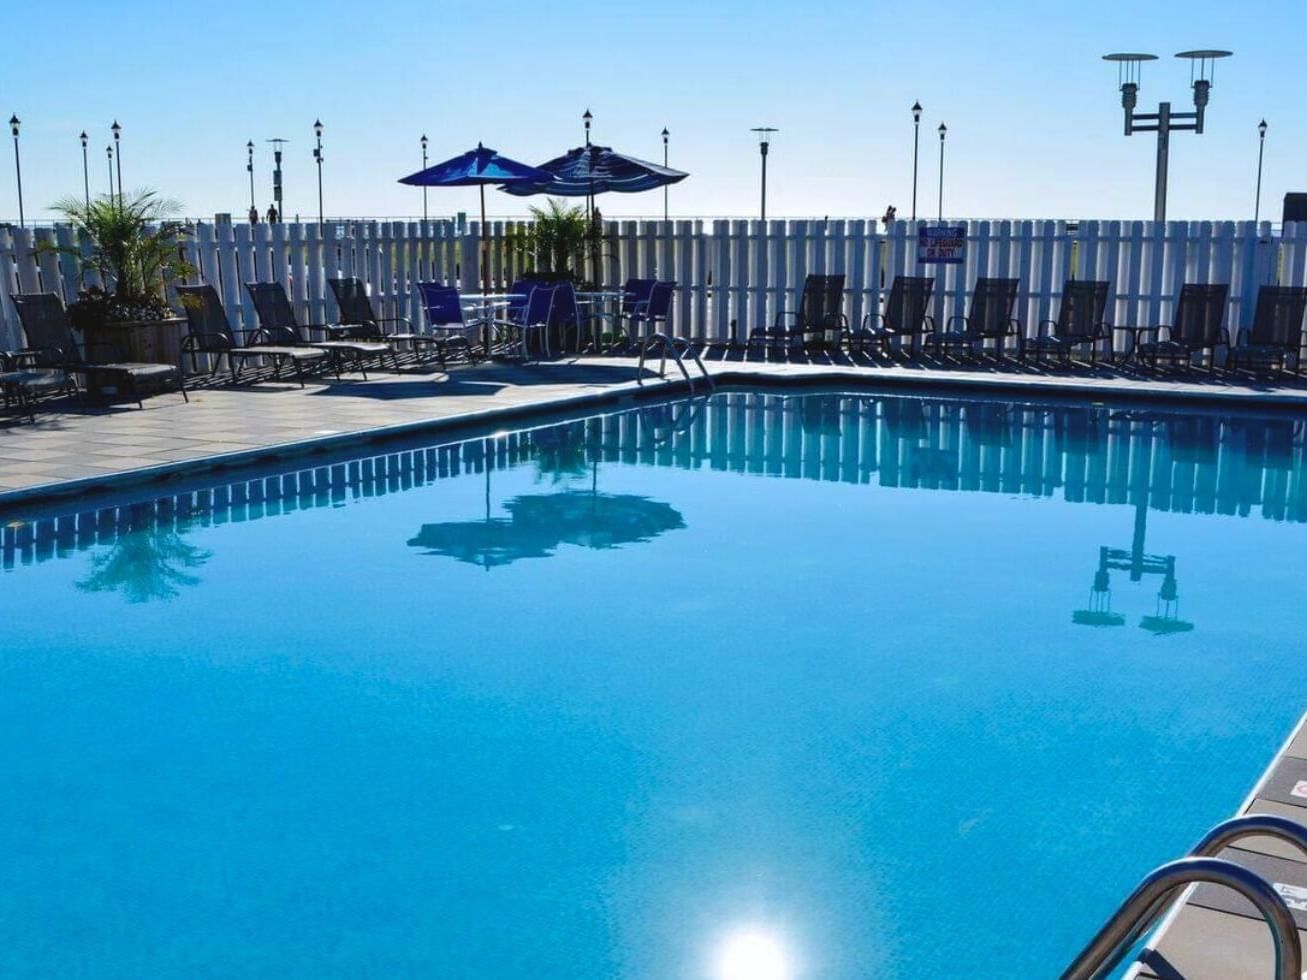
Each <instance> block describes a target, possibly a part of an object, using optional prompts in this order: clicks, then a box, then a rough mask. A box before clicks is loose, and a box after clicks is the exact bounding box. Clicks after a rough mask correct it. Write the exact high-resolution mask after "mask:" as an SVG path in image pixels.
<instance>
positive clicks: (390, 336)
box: [327, 278, 471, 368]
mask: <svg viewBox="0 0 1307 980" xmlns="http://www.w3.org/2000/svg"><path fill="white" fill-rule="evenodd" d="M327 285H329V286H330V287H331V292H332V294H333V295H334V296H335V297H336V305H337V306H338V307H339V308H340V323H339V324H336V325H333V327H332V328H331V329H332V330H334V331H335V332H334V333H333V334H332V338H333V339H335V340H346V339H354V340H379V341H384V342H385V343H389V344H410V345H411V346H412V347H413V353H414V355H415V356H419V357H420V356H421V352H422V348H424V347H425V348H428V349H429V350H434V351H435V352H436V356H437V357H438V358H440V366H441V367H442V368H443V367H444V366H445V338H443V337H440V336H438V335H435V334H429V333H418V332H417V331H415V330H414V329H413V322H412V321H411V320H409V318H408V317H404V316H392V317H379V316H377V314H376V311H375V310H373V308H372V300H371V299H369V298H368V289H367V286H365V285H363V280H362V279H357V278H349V279H328V280H327ZM418 285H419V290H420V289H421V285H422V284H421V283H419V284H418ZM454 301H455V304H456V305H457V302H458V291H457V290H455V291H454ZM423 302H424V303H425V299H424V300H423ZM457 308H458V315H459V320H460V321H461V320H462V317H463V309H462V307H461V306H458V307H457ZM386 324H397V325H402V326H403V327H404V329H402V330H398V329H397V330H392V331H391V332H389V333H387V332H386V330H387V328H386V326H385V325H386ZM468 357H469V359H471V347H470V345H469V348H468Z"/></svg>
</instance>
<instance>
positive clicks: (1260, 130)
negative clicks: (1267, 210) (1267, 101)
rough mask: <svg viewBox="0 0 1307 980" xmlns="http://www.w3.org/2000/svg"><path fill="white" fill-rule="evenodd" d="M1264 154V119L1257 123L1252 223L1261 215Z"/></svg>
mask: <svg viewBox="0 0 1307 980" xmlns="http://www.w3.org/2000/svg"><path fill="white" fill-rule="evenodd" d="M1265 154H1266V120H1265V119H1263V120H1262V121H1261V122H1259V123H1258V124H1257V204H1256V206H1255V207H1254V208H1253V224H1256V223H1257V222H1258V221H1259V220H1260V219H1261V216H1262V158H1263V156H1265Z"/></svg>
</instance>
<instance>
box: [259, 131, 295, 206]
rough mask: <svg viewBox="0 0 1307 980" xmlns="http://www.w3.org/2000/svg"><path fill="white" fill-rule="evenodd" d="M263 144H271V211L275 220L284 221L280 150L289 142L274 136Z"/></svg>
mask: <svg viewBox="0 0 1307 980" xmlns="http://www.w3.org/2000/svg"><path fill="white" fill-rule="evenodd" d="M264 142H266V143H271V144H272V205H273V210H274V211H276V212H277V220H278V221H281V220H284V219H285V206H284V204H283V203H282V193H281V152H282V150H281V148H282V147H283V146H285V145H286V144H287V143H289V142H290V140H286V139H282V138H281V137H280V136H274V137H273V138H272V139H270V140H265V141H264Z"/></svg>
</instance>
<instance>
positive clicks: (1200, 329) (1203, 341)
mask: <svg viewBox="0 0 1307 980" xmlns="http://www.w3.org/2000/svg"><path fill="white" fill-rule="evenodd" d="M1229 295H1230V286H1229V284H1228V283H1223V282H1222V283H1210V284H1199V283H1192V282H1187V283H1185V284H1184V285H1183V286H1182V287H1181V288H1180V301H1179V303H1177V304H1176V308H1175V322H1174V323H1173V324H1172V325H1171V326H1158V327H1151V328H1149V329H1147V330H1141V331H1139V333H1140V336H1142V337H1144V338H1147V337H1149V336H1150V335H1151V337H1152V339H1151V340H1148V339H1145V340H1143V341H1142V342H1139V343H1137V345H1136V347H1135V352H1136V354H1137V355H1138V356H1139V357H1141V358H1147V359H1148V360H1149V361H1151V363H1152V368H1153V370H1154V371H1155V370H1157V362H1158V361H1159V360H1166V361H1170V362H1171V363H1176V362H1179V361H1188V360H1189V359H1190V358H1191V357H1193V355H1194V354H1201V353H1202V352H1204V351H1206V352H1207V370H1208V371H1209V372H1211V371H1215V370H1216V348H1218V347H1224V348H1225V349H1226V350H1227V351H1228V350H1229V349H1230V333H1229V331H1228V330H1226V329H1225V327H1224V326H1222V324H1223V323H1224V321H1225V305H1226V300H1227V299H1228V298H1229ZM1164 330H1165V331H1166V337H1165V339H1163V337H1162V331H1164Z"/></svg>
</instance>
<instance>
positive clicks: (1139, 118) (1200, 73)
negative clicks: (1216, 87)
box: [1103, 48, 1230, 221]
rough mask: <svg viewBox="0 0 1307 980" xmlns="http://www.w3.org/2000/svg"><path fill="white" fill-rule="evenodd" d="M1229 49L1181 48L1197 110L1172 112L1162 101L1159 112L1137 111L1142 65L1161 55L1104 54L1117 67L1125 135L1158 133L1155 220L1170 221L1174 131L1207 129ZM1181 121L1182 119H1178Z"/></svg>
mask: <svg viewBox="0 0 1307 980" xmlns="http://www.w3.org/2000/svg"><path fill="white" fill-rule="evenodd" d="M1229 56H1230V52H1229V51H1218V50H1215V49H1211V48H1204V49H1201V50H1197V51H1181V52H1180V53H1179V54H1177V55H1176V57H1177V58H1183V59H1185V60H1186V61H1188V62H1189V82H1190V85H1191V86H1192V88H1193V99H1194V111H1193V112H1172V111H1171V103H1169V102H1159V103H1158V105H1157V111H1156V112H1135V105H1136V104H1137V103H1138V101H1139V76H1140V68H1141V66H1142V65H1143V63H1144V62H1145V61H1156V60H1157V55H1153V54H1134V53H1129V52H1118V53H1115V54H1105V55H1103V60H1104V61H1112V62H1115V63H1116V66H1117V84H1118V85H1119V86H1120V88H1121V108H1122V110H1123V111H1124V112H1125V134H1126V135H1127V136H1132V135H1134V134H1135V133H1156V134H1157V173H1156V176H1155V177H1154V183H1153V220H1154V221H1165V220H1166V177H1167V169H1168V166H1169V162H1170V150H1171V133H1172V132H1190V133H1201V132H1202V131H1203V116H1204V113H1205V112H1206V109H1207V101H1208V98H1209V97H1210V95H1211V90H1212V81H1213V79H1214V78H1215V69H1216V62H1217V60H1218V59H1220V58H1228V57H1229ZM1177 120H1179V121H1177Z"/></svg>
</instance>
